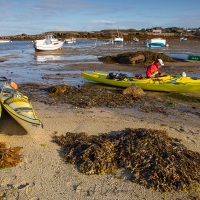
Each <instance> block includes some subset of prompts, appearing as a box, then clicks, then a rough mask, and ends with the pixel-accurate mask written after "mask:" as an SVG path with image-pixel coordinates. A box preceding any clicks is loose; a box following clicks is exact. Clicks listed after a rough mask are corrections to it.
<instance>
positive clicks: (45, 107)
mask: <svg viewBox="0 0 200 200" xmlns="http://www.w3.org/2000/svg"><path fill="white" fill-rule="evenodd" d="M199 65H200V64H199V62H198V61H188V62H178V63H166V64H165V67H164V68H163V70H164V71H166V70H167V71H168V73H180V72H182V71H185V72H186V73H198V74H200V67H199ZM172 66H177V67H175V68H174V67H172ZM188 66H190V68H188ZM72 68H73V70H74V71H76V70H94V71H95V70H101V71H103V70H105V71H106V69H108V68H109V70H122V69H123V71H128V72H132V71H133V69H137V70H136V71H137V72H143V71H144V68H141V67H140V66H138V67H137V68H134V66H123V65H119V64H111V65H108V64H106V65H99V64H96V65H95V64H93V68H92V69H91V65H88V64H73V65H71V67H69V68H68V70H72ZM71 76H73V75H71ZM74 77H75V75H74ZM145 93H146V95H145V97H143V98H142V99H141V101H139V102H137V103H136V104H135V105H134V106H133V107H131V108H108V107H92V108H90V109H87V108H80V107H76V106H74V105H70V104H59V103H58V104H56V105H49V104H45V103H44V102H39V101H32V99H30V100H31V102H32V104H33V107H34V110H35V112H36V114H37V116H38V118H39V119H40V120H41V121H42V122H43V125H44V128H43V129H42V128H39V129H38V130H37V132H36V133H34V134H26V132H25V131H24V130H23V128H21V127H20V126H19V124H17V122H16V121H14V120H13V119H12V118H11V117H10V116H9V115H8V114H7V113H5V112H4V113H3V115H2V118H1V123H0V142H5V143H6V145H7V147H16V146H19V147H22V149H21V151H20V153H21V154H22V155H23V159H22V162H21V163H20V164H18V165H17V166H16V167H12V168H6V169H1V170H0V199H2V200H68V199H69V200H71V199H77V200H79V199H80V200H81V199H93V200H100V199H101V200H102V199H105V200H121V199H123V200H144V199H145V200H152V199H154V200H178V199H181V200H188V199H191V200H192V199H200V196H199V193H198V192H199V191H198V192H194V191H189V192H186V191H183V192H166V193H160V192H157V191H154V190H150V189H147V188H145V187H144V186H141V185H139V184H136V183H133V182H131V181H130V180H129V179H128V173H127V172H126V171H125V170H123V169H122V170H119V171H117V172H116V173H115V174H112V175H111V174H105V175H101V176H98V175H91V176H88V175H84V174H82V173H80V172H79V171H78V170H77V167H76V166H74V165H71V164H66V163H65V162H64V161H63V160H62V158H61V156H60V147H59V146H58V144H56V143H54V142H53V141H52V136H54V135H62V134H65V133H66V132H73V133H80V132H86V133H87V134H89V135H95V134H96V135H97V134H100V133H110V132H119V131H121V130H123V129H125V128H134V129H136V128H147V129H156V130H165V131H166V132H167V134H168V136H170V137H173V138H178V139H181V144H183V145H184V146H186V148H187V149H189V150H191V151H195V152H199V153H200V96H199V95H192V94H180V95H175V96H174V95H171V94H168V93H156V92H145ZM171 104H173V106H166V105H171Z"/></svg>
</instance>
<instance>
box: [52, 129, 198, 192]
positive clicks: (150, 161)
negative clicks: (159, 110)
mask: <svg viewBox="0 0 200 200" xmlns="http://www.w3.org/2000/svg"><path fill="white" fill-rule="evenodd" d="M54 141H55V142H56V143H58V144H59V145H60V146H61V152H62V157H63V159H64V161H65V162H66V163H71V164H75V165H77V166H78V168H79V170H80V172H82V173H84V174H87V175H92V174H104V173H113V172H115V170H116V169H118V168H125V169H128V170H130V172H131V174H132V176H131V179H130V180H131V181H133V182H136V183H139V184H141V185H143V186H146V187H147V188H151V189H154V190H157V191H160V192H166V191H172V190H176V191H180V190H185V189H189V188H192V187H194V186H196V185H198V184H199V183H200V178H199V173H200V154H199V153H197V152H193V151H190V150H188V149H187V148H186V147H185V146H184V145H182V144H181V143H180V140H178V139H174V138H171V137H169V136H167V133H166V132H165V131H160V130H151V129H130V128H127V129H125V130H122V131H121V132H120V133H119V134H115V135H111V134H106V133H104V134H100V135H97V136H87V134H86V133H70V132H68V133H66V135H62V136H54Z"/></svg>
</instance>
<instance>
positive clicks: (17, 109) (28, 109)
mask: <svg viewBox="0 0 200 200" xmlns="http://www.w3.org/2000/svg"><path fill="white" fill-rule="evenodd" d="M15 111H16V112H20V111H23V112H24V111H27V112H28V111H32V108H30V107H20V108H15Z"/></svg>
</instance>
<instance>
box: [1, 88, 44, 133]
mask: <svg viewBox="0 0 200 200" xmlns="http://www.w3.org/2000/svg"><path fill="white" fill-rule="evenodd" d="M0 102H1V105H2V107H3V108H4V109H5V110H6V111H7V113H8V114H10V115H11V117H13V119H15V120H16V121H17V122H18V123H19V124H20V125H21V126H22V127H23V128H24V129H25V130H26V131H27V133H34V132H35V131H36V130H37V129H38V128H39V127H42V123H41V121H40V120H39V119H38V118H37V116H36V114H35V112H34V110H33V107H32V105H31V103H30V101H29V100H28V98H27V97H26V96H24V95H23V94H21V93H20V92H18V91H16V90H14V89H12V88H11V87H10V85H7V84H6V85H5V86H4V88H3V91H2V92H1V94H0Z"/></svg>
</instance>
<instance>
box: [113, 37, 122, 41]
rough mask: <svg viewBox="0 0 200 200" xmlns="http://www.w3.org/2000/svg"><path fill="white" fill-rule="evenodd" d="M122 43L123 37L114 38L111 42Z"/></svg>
mask: <svg viewBox="0 0 200 200" xmlns="http://www.w3.org/2000/svg"><path fill="white" fill-rule="evenodd" d="M123 41H124V38H123V37H115V38H114V39H113V42H123Z"/></svg>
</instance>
